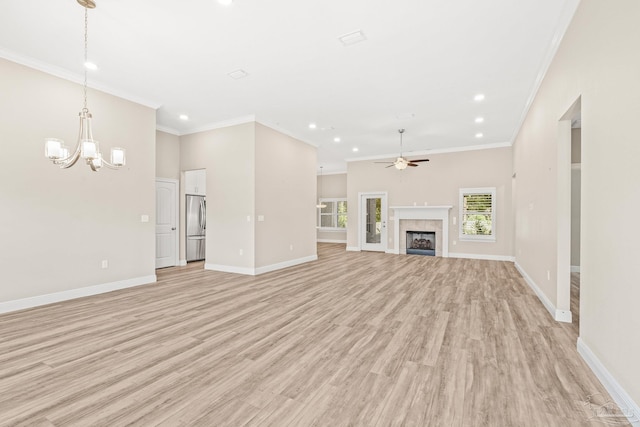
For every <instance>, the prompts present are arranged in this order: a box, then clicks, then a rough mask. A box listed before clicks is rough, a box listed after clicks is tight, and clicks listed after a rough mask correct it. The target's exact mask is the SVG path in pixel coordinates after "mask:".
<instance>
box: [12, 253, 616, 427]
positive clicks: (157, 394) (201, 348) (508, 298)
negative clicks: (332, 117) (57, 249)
mask: <svg viewBox="0 0 640 427" xmlns="http://www.w3.org/2000/svg"><path fill="white" fill-rule="evenodd" d="M318 254H319V260H318V261H317V262H313V263H308V264H304V265H301V266H297V267H292V268H288V269H285V270H281V271H278V272H273V273H268V274H264V275H261V276H258V277H249V276H240V275H233V274H228V273H218V272H211V271H204V270H202V264H190V265H189V266H187V267H177V268H169V269H163V270H159V271H158V279H159V281H158V283H156V284H152V285H146V286H141V287H137V288H132V289H127V290H123V291H117V292H112V293H109V294H103V295H98V296H94V297H88V298H83V299H78V300H73V301H67V302H64V303H59V304H53V305H50V306H46V307H40V308H35V309H30V310H25V311H22V312H16V313H9V314H5V315H1V316H0V340H1V341H0V426H42V427H44V426H48V427H51V426H83V427H84V426H94V425H95V426H110V427H113V426H126V425H133V426H395V425H404V426H463V427H466V426H500V427H504V426H544V427H549V426H563V427H564V426H576V427H577V426H588V425H594V426H595V425H602V424H601V423H599V422H597V421H598V420H597V419H593V418H592V417H593V415H594V414H593V412H591V410H590V409H589V407H588V405H587V404H586V403H585V402H586V400H587V399H588V397H589V396H590V395H596V396H598V398H599V399H604V400H606V399H608V395H607V393H606V391H605V390H604V388H603V387H602V386H601V385H600V383H599V382H598V380H597V379H596V378H595V376H594V375H593V374H592V373H591V371H590V370H589V369H588V368H587V366H586V364H585V363H584V362H583V361H582V359H581V358H580V357H579V355H578V354H577V352H576V350H575V347H576V339H577V336H576V330H575V329H573V328H572V327H571V325H564V324H560V323H556V322H554V321H553V320H552V319H551V317H550V316H549V314H548V313H547V311H546V310H545V309H544V307H543V306H542V304H541V303H540V302H539V301H538V299H537V298H536V296H535V295H534V294H533V292H532V291H531V290H530V289H529V288H528V287H527V285H526V284H525V282H524V280H523V279H522V278H521V277H520V276H519V274H518V272H517V271H516V269H515V268H514V266H513V264H511V263H505V262H497V261H478V260H462V259H452V258H436V257H422V256H404V255H401V256H396V255H389V254H380V253H366V252H362V253H355V252H346V251H345V247H344V245H335V244H319V247H318ZM620 425H622V424H620Z"/></svg>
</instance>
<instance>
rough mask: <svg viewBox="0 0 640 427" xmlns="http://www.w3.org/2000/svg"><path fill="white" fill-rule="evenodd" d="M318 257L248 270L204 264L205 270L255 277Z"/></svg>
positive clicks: (312, 256) (315, 259)
mask: <svg viewBox="0 0 640 427" xmlns="http://www.w3.org/2000/svg"><path fill="white" fill-rule="evenodd" d="M317 260H318V255H317V254H316V255H310V256H307V257H304V258H298V259H291V260H288V261H283V262H279V263H277V264H271V265H266V266H264V267H258V268H250V267H234V266H232V265H220V264H205V265H204V269H205V270H214V271H222V272H225V273H235V274H244V275H247V276H257V275H259V274H264V273H269V272H271V271H276V270H281V269H283V268H287V267H293V266H294V265H299V264H304V263H306V262H311V261H317Z"/></svg>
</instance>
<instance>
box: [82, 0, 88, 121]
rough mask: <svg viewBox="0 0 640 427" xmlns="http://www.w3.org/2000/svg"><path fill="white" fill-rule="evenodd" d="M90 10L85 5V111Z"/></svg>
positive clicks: (84, 109)
mask: <svg viewBox="0 0 640 427" xmlns="http://www.w3.org/2000/svg"><path fill="white" fill-rule="evenodd" d="M88 24H89V10H88V9H87V7H86V6H85V8H84V64H83V68H84V85H83V91H84V108H83V109H82V110H83V111H85V112H86V111H89V110H88V109H87V61H88V60H89V58H88V56H87V52H88V45H89V43H88V36H87V33H88V28H89V25H88Z"/></svg>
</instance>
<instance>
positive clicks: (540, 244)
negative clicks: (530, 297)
mask: <svg viewBox="0 0 640 427" xmlns="http://www.w3.org/2000/svg"><path fill="white" fill-rule="evenodd" d="M638 16H640V2H638V1H635V0H616V1H614V2H602V1H599V0H582V2H581V3H580V6H579V8H578V10H577V12H576V15H575V16H574V19H573V21H572V23H571V25H570V27H569V29H568V31H567V33H566V34H565V36H564V39H563V41H562V44H561V46H560V48H559V50H558V52H557V55H556V57H555V58H554V60H553V62H552V64H551V66H550V68H549V70H548V72H547V74H546V76H545V79H544V81H543V83H542V86H541V87H540V90H539V91H538V94H537V96H536V98H535V100H534V102H533V105H532V106H531V109H530V111H529V113H528V115H527V117H526V120H525V122H524V124H523V126H522V128H521V130H520V133H519V135H518V137H517V139H516V143H515V145H514V168H515V170H516V172H517V193H516V203H515V206H516V218H517V221H516V242H515V245H516V246H515V249H516V260H517V262H518V263H519V264H520V265H521V267H522V268H523V269H524V270H525V271H526V272H527V273H528V275H529V276H530V277H531V278H532V279H533V280H534V281H535V282H536V284H537V285H538V287H539V288H540V289H541V290H542V291H543V292H544V294H545V295H546V297H547V298H548V299H549V300H550V301H552V302H554V303H555V302H556V296H557V294H558V293H557V289H556V284H555V279H554V278H555V271H556V257H557V250H556V247H557V246H556V245H557V243H556V242H557V231H556V226H555V224H556V217H555V213H556V196H557V195H556V187H557V183H556V176H557V175H556V174H557V172H556V159H557V158H558V155H559V154H558V149H557V134H558V128H559V124H558V121H559V119H560V118H561V117H562V116H563V115H564V114H565V112H566V111H567V110H568V109H569V107H570V106H571V105H573V104H574V102H575V101H576V100H577V99H578V98H579V97H581V105H582V158H581V163H582V190H581V192H582V201H581V203H582V209H581V215H582V217H581V220H582V230H583V233H582V234H583V239H582V242H581V261H582V262H581V266H580V267H581V295H580V296H581V301H580V338H581V342H582V343H584V344H585V345H586V346H587V347H588V348H589V349H590V350H591V351H592V352H593V354H594V355H595V356H596V357H597V358H598V359H599V361H600V362H601V363H602V365H603V366H604V368H605V369H606V370H608V371H609V373H610V374H611V375H612V376H613V377H614V378H615V379H616V380H617V381H618V382H619V384H620V385H621V386H622V387H623V388H624V389H625V390H626V392H627V393H628V394H629V395H630V396H631V398H632V399H633V400H635V402H640V364H638V360H640V340H638V339H635V338H634V337H637V334H638V330H640V311H639V310H638V308H637V304H638V301H640V286H638V277H640V263H638V262H637V254H638V242H639V241H640V228H638V227H631V226H630V225H629V221H625V215H624V214H625V213H629V212H638V211H640V198H639V197H637V194H638V180H639V179H640V172H639V170H638V167H637V161H638V158H640V144H638V138H637V132H635V129H634V127H633V126H628V125H625V124H628V123H634V122H635V120H636V119H637V116H638V114H639V113H640V110H639V108H638V106H639V105H640V80H639V79H638V76H639V75H640V56H638V55H637V54H635V53H636V52H638V51H640V26H639V25H638V24H637V17H638ZM547 270H550V271H551V274H550V276H551V280H547V277H546V271H547Z"/></svg>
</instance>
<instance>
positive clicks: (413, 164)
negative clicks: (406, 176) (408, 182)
mask: <svg viewBox="0 0 640 427" xmlns="http://www.w3.org/2000/svg"><path fill="white" fill-rule="evenodd" d="M407 166H413V167H414V168H415V167H418V166H420V165H416V164H415V163H411V162H409V163H407Z"/></svg>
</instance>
